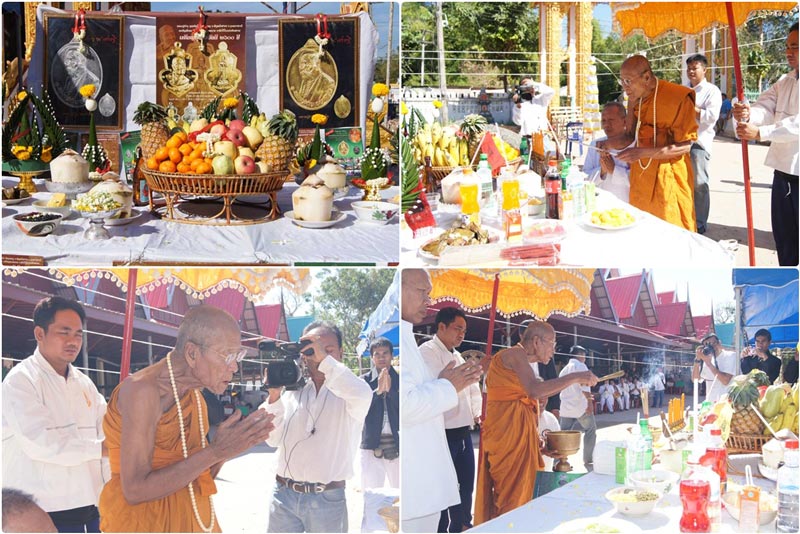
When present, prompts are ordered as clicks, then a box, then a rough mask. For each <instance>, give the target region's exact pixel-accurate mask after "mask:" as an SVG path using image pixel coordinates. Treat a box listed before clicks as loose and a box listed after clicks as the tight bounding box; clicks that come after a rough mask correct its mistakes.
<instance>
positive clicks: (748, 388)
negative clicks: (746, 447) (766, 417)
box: [728, 369, 769, 434]
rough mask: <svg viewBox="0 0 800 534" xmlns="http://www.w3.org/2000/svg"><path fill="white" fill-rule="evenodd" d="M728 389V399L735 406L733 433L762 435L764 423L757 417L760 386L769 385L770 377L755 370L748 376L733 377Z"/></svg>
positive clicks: (732, 424)
mask: <svg viewBox="0 0 800 534" xmlns="http://www.w3.org/2000/svg"><path fill="white" fill-rule="evenodd" d="M731 382H732V385H731V386H730V388H729V389H728V399H729V400H730V401H731V404H733V416H732V417H731V432H733V433H735V434H761V432H762V431H763V430H764V423H763V422H762V421H761V419H760V418H759V417H758V415H756V413H755V410H756V409H757V406H758V386H763V385H769V377H768V376H767V374H766V373H765V372H763V371H759V370H758V369H754V370H753V371H751V372H750V373H749V374H747V375H739V376H735V377H733V380H732V381H731Z"/></svg>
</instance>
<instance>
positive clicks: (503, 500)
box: [475, 321, 597, 525]
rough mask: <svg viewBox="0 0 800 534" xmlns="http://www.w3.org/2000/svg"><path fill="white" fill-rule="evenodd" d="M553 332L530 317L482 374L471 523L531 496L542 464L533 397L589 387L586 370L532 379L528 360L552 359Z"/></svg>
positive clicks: (591, 380)
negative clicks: (482, 408)
mask: <svg viewBox="0 0 800 534" xmlns="http://www.w3.org/2000/svg"><path fill="white" fill-rule="evenodd" d="M555 341H556V334H555V331H554V330H553V327H552V326H550V325H549V324H547V323H545V322H542V321H531V322H529V323H528V325H527V328H525V331H524V332H523V333H522V339H521V340H520V342H519V343H518V344H517V345H515V346H513V347H511V348H508V349H505V350H502V351H500V352H498V353H497V354H496V355H495V356H494V357H493V358H492V361H491V362H490V363H489V370H488V372H487V374H486V401H487V402H486V414H485V418H484V423H483V432H482V434H481V445H482V449H483V450H482V454H481V458H480V462H479V469H478V489H477V495H476V499H475V524H476V525H478V524H480V523H483V522H486V521H488V520H490V519H493V518H495V517H497V516H499V515H501V514H504V513H506V512H509V511H511V510H513V509H514V508H517V507H519V506H522V505H523V504H525V503H526V502H528V501H530V500H531V499H532V498H533V487H534V484H535V483H536V471H538V470H541V469H543V468H544V462H543V459H542V455H541V451H540V450H539V432H538V429H537V424H538V420H539V412H538V410H539V408H538V402H537V399H539V398H542V397H550V396H552V395H556V394H557V393H559V392H560V391H561V390H562V389H565V388H567V387H569V386H571V385H572V384H586V385H594V384H596V383H597V377H596V376H594V374H592V373H591V372H589V371H585V372H581V373H573V374H569V375H566V376H563V377H560V378H555V379H553V380H546V381H543V382H542V381H537V380H536V376H535V375H534V373H533V368H532V367H531V363H534V362H541V363H543V364H546V363H548V362H549V361H550V359H551V358H552V357H553V351H554V350H555Z"/></svg>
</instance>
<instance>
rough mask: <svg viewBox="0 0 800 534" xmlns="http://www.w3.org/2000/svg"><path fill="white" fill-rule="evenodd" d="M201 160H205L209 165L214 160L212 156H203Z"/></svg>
mask: <svg viewBox="0 0 800 534" xmlns="http://www.w3.org/2000/svg"><path fill="white" fill-rule="evenodd" d="M203 161H205V162H206V163H208V164H209V165H211V163H213V161H214V158H203Z"/></svg>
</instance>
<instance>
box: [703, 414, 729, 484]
mask: <svg viewBox="0 0 800 534" xmlns="http://www.w3.org/2000/svg"><path fill="white" fill-rule="evenodd" d="M700 463H701V464H702V465H705V466H706V467H710V468H711V469H712V470H713V471H714V472H715V473H716V474H718V475H719V485H720V488H719V491H720V495H724V494H725V490H726V487H727V485H728V451H727V450H726V449H725V444H724V443H723V442H722V430H720V429H719V428H712V429H711V438H710V439H709V441H708V445H707V446H706V453H705V454H704V455H703V456H702V457H701V458H700Z"/></svg>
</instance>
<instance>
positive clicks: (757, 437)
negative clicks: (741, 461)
mask: <svg viewBox="0 0 800 534" xmlns="http://www.w3.org/2000/svg"><path fill="white" fill-rule="evenodd" d="M771 438H772V436H764V435H763V434H734V433H733V432H731V434H730V436H728V441H727V442H726V443H725V448H726V449H727V450H728V454H743V453H752V452H756V453H761V446H762V445H764V444H765V443H766V442H768V441H769V440H770V439H771Z"/></svg>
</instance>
